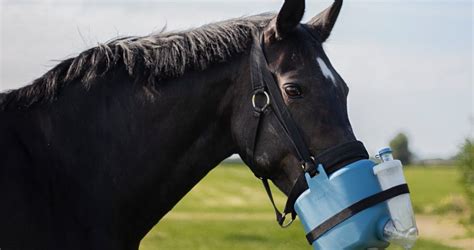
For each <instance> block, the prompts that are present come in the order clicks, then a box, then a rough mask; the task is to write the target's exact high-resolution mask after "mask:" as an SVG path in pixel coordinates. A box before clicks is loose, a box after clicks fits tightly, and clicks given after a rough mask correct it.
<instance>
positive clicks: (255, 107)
mask: <svg viewBox="0 0 474 250" xmlns="http://www.w3.org/2000/svg"><path fill="white" fill-rule="evenodd" d="M259 94H260V95H261V94H263V95H265V98H267V101H266V103H265V105H263V107H257V105H256V104H255V99H256V98H257V95H259ZM252 106H253V108H254V109H255V111H257V112H263V111H265V109H266V108H268V106H270V96H269V95H268V93H267V91H265V90H263V89H258V90H256V91H255V92H254V93H253V96H252Z"/></svg>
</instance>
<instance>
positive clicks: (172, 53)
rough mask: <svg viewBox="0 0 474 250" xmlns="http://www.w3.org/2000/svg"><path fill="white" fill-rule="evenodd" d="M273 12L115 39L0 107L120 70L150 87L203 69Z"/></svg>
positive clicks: (48, 97) (8, 96)
mask: <svg viewBox="0 0 474 250" xmlns="http://www.w3.org/2000/svg"><path fill="white" fill-rule="evenodd" d="M273 17H274V14H269V13H265V14H260V15H255V16H249V17H243V18H237V19H230V20H227V21H222V22H217V23H211V24H207V25H204V26H202V27H199V28H195V29H191V30H187V31H181V32H159V33H155V34H150V35H148V36H141V37H138V36H133V37H121V38H116V39H114V40H111V41H109V42H107V43H104V44H99V45H98V46H96V47H93V48H90V49H88V50H85V51H83V52H82V53H80V54H79V55H78V56H76V57H72V58H69V59H65V60H63V61H62V62H60V63H59V64H58V65H56V66H55V67H54V68H52V69H51V70H49V71H48V72H47V73H45V74H44V75H43V76H41V77H40V78H38V79H36V80H34V81H33V82H32V83H31V84H30V85H28V86H25V87H22V88H19V89H16V90H10V91H8V92H6V93H3V94H1V93H0V110H3V109H5V108H6V107H7V106H9V105H11V104H14V106H16V107H21V108H28V107H30V106H32V105H34V104H37V103H45V102H52V101H53V100H54V99H55V98H56V97H57V95H58V93H59V92H60V90H61V88H62V87H64V86H67V85H68V83H71V82H73V81H77V80H79V81H80V82H81V83H82V84H83V86H84V87H85V88H87V89H88V88H90V87H91V85H92V84H94V83H95V82H97V81H96V80H97V79H99V78H101V77H104V76H105V75H106V74H108V73H111V72H116V71H117V70H120V69H121V70H124V71H126V73H127V74H128V75H129V76H130V77H133V78H134V79H136V82H137V83H141V84H145V85H148V86H155V85H156V84H157V83H158V82H160V81H163V80H166V79H172V78H176V77H179V76H181V75H183V74H184V73H185V72H186V71H187V70H199V71H202V70H205V69H206V68H208V67H209V66H210V65H212V64H214V63H222V62H226V61H227V60H229V59H230V58H231V57H232V56H234V55H236V54H239V53H243V52H244V51H246V49H247V47H248V46H249V44H250V41H251V39H252V34H253V32H254V31H258V30H261V29H263V28H264V27H265V26H266V25H267V24H268V23H269V21H270V20H271V19H272V18H273Z"/></svg>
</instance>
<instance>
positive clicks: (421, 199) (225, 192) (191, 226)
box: [140, 165, 461, 250]
mask: <svg viewBox="0 0 474 250" xmlns="http://www.w3.org/2000/svg"><path fill="white" fill-rule="evenodd" d="M406 176H407V180H408V183H409V185H410V189H411V192H412V199H413V202H414V204H415V206H419V207H423V206H425V205H427V204H428V205H429V204H436V203H437V202H439V201H440V200H442V199H444V198H445V197H447V196H450V195H452V194H457V193H459V192H460V190H461V188H460V187H459V185H458V184H457V178H458V176H457V174H456V172H455V171H453V169H446V168H439V169H424V168H407V169H406ZM273 190H274V195H275V199H276V201H277V203H278V204H279V206H280V207H283V205H284V203H285V202H286V198H285V197H284V196H283V195H282V194H281V193H279V191H278V190H277V189H276V188H274V187H273ZM304 235H305V233H304V231H303V229H302V226H301V224H300V222H299V221H296V222H295V223H294V225H292V226H291V227H290V228H288V229H281V228H279V226H278V225H277V223H276V222H275V218H274V214H273V210H272V207H271V205H270V202H269V200H268V198H267V195H266V193H265V190H264V188H263V186H262V184H261V182H260V181H259V180H258V179H257V178H255V177H254V176H253V174H252V173H251V172H250V170H249V169H248V168H246V167H242V166H241V165H222V166H219V167H217V168H216V169H214V170H213V171H212V172H211V173H210V174H209V175H208V176H206V178H204V179H203V180H202V181H201V182H200V183H199V184H198V185H197V186H195V187H194V188H193V190H192V191H191V192H190V193H189V194H188V195H186V197H185V198H184V199H183V200H181V201H180V202H179V204H178V205H177V206H176V207H175V208H174V209H173V210H172V212H170V213H169V214H168V215H167V216H165V218H164V219H162V220H161V222H160V223H159V224H158V225H157V226H155V228H153V230H152V231H150V232H149V233H148V235H147V236H146V237H145V239H144V240H143V241H142V244H141V245H140V249H141V250H154V249H160V250H161V249H170V250H171V249H199V250H204V249H210V250H211V249H212V250H213V249H230V250H232V249H255V250H257V249H258V250H265V249H282V250H283V249H285V250H286V249H311V248H310V247H309V245H308V244H307V242H306V239H305V237H304ZM390 249H397V248H390ZM414 249H454V248H449V247H447V246H444V245H442V244H440V243H436V242H432V241H429V240H426V239H420V240H419V241H418V242H417V244H416V246H415V248H414Z"/></svg>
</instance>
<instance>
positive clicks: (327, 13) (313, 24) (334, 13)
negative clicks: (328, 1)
mask: <svg viewBox="0 0 474 250" xmlns="http://www.w3.org/2000/svg"><path fill="white" fill-rule="evenodd" d="M341 7H342V0H335V1H334V3H333V4H332V5H331V7H329V8H327V9H325V10H324V11H323V12H321V13H319V14H318V15H317V16H315V17H313V18H312V19H311V20H310V21H309V22H308V23H307V24H308V26H309V27H310V28H312V29H313V30H315V31H316V32H317V33H318V34H319V36H320V38H321V42H324V41H326V40H327V39H328V37H329V35H330V34H331V31H332V29H333V27H334V24H336V20H337V17H338V16H339V12H340V11H341Z"/></svg>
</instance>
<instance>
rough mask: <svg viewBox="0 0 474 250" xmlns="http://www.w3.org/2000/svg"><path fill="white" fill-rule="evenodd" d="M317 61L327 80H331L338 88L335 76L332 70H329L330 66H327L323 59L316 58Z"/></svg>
mask: <svg viewBox="0 0 474 250" xmlns="http://www.w3.org/2000/svg"><path fill="white" fill-rule="evenodd" d="M316 61H318V63H319V67H320V68H321V71H322V72H323V75H324V77H326V79H329V78H331V81H332V83H333V84H334V86H336V87H337V85H336V77H334V74H333V73H332V70H330V69H329V68H328V65H326V63H325V62H324V60H323V59H321V57H318V58H316Z"/></svg>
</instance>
